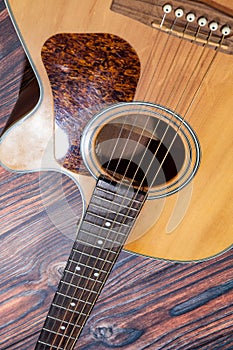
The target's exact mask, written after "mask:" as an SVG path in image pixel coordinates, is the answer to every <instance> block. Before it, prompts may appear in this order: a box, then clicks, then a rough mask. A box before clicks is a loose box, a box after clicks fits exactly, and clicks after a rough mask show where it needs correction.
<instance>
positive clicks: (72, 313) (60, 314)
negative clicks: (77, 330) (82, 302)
mask: <svg viewBox="0 0 233 350" xmlns="http://www.w3.org/2000/svg"><path fill="white" fill-rule="evenodd" d="M91 296H92V294H91ZM95 298H96V295H95V296H94V299H93V300H92V305H93V301H94V300H95ZM92 305H91V307H92ZM86 309H87V311H88V312H87V313H84V312H83V310H82V308H81V307H80V310H77V306H76V308H74V309H73V310H71V309H67V308H66V307H63V306H61V305H56V304H54V303H52V304H51V308H50V310H49V316H52V317H54V318H59V319H63V320H64V322H68V323H69V322H70V323H73V324H76V325H77V326H81V325H82V324H83V322H84V321H85V319H86V317H87V315H88V314H89V310H90V306H89V307H88V308H86ZM46 321H47V319H46ZM46 321H45V322H46ZM77 326H76V327H77Z"/></svg>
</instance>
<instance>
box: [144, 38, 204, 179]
mask: <svg viewBox="0 0 233 350" xmlns="http://www.w3.org/2000/svg"><path fill="white" fill-rule="evenodd" d="M209 39H210V35H209V38H208V40H209ZM207 44H208V41H207V43H206V44H205V46H204V47H203V50H202V53H201V55H200V57H199V59H198V61H197V63H196V66H195V68H194V72H195V71H196V70H197V69H198V68H199V63H200V61H201V59H202V58H203V56H204V53H205V48H206V45H207ZM192 77H193V72H192V74H191V75H190V77H189V79H188V81H187V83H186V85H185V87H184V90H183V92H182V94H181V97H180V98H179V100H178V103H177V105H176V107H175V109H174V111H175V112H176V113H177V106H178V105H179V104H180V101H181V100H182V98H183V96H184V94H185V92H186V91H187V87H188V85H189V83H190V81H191V78H192ZM166 105H167V103H166ZM186 115H187V113H185V115H184V117H183V118H182V120H181V122H180V126H179V127H178V129H177V131H176V133H175V137H174V140H172V143H171V144H170V146H169V150H168V151H167V152H166V154H165V156H164V159H163V161H162V163H161V164H160V166H159V170H161V167H162V164H163V163H164V161H165V160H166V157H167V155H168V153H169V151H170V149H171V147H172V145H173V143H174V141H175V138H176V137H177V133H178V130H180V128H181V126H182V125H183V123H184V121H185V120H186ZM159 123H160V120H159V121H158V123H157V125H156V128H155V130H154V131H153V133H152V135H151V136H152V137H153V136H154V135H155V133H156V129H157V127H158V125H159ZM170 126H171V121H169V122H168V124H167V127H166V129H165V131H164V133H163V135H162V137H161V138H160V141H159V145H158V146H157V149H156V151H155V153H154V154H153V158H152V160H151V162H150V164H149V165H148V169H149V168H150V166H151V165H152V163H153V161H154V159H155V158H156V155H157V153H158V151H159V149H160V147H161V145H162V143H163V140H164V139H165V136H166V135H167V132H168V130H169V128H170ZM152 137H151V138H150V140H149V142H148V144H147V148H145V151H144V154H143V155H142V157H141V160H140V163H139V164H138V168H139V167H140V165H141V163H142V161H143V159H144V157H145V155H146V152H147V149H148V147H149V146H150V144H151V141H152ZM159 170H158V171H159ZM158 171H157V173H156V176H155V177H157V175H158ZM146 174H147V173H146ZM146 174H145V175H144V177H143V180H142V181H141V183H143V181H144V180H145V178H146ZM152 183H153V181H152Z"/></svg>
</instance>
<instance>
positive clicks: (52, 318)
mask: <svg viewBox="0 0 233 350" xmlns="http://www.w3.org/2000/svg"><path fill="white" fill-rule="evenodd" d="M48 319H51V320H53V321H54V322H56V321H57V322H60V324H61V323H66V324H69V325H71V326H74V327H79V326H77V325H75V324H74V323H71V322H66V321H64V320H61V319H60V318H56V317H52V316H50V315H48Z"/></svg>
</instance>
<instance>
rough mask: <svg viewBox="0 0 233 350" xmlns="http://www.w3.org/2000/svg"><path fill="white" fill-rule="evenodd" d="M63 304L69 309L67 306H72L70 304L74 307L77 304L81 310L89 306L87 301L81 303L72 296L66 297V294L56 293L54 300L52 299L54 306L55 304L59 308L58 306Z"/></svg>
mask: <svg viewBox="0 0 233 350" xmlns="http://www.w3.org/2000/svg"><path fill="white" fill-rule="evenodd" d="M64 303H65V304H66V305H67V308H69V306H72V305H71V304H75V305H76V304H77V303H78V304H79V306H80V307H81V308H82V310H83V308H84V307H85V306H87V307H88V305H91V303H90V302H88V301H83V300H80V299H77V298H75V297H73V296H69V295H66V294H63V293H61V292H59V291H57V293H56V295H55V298H54V305H55V304H56V305H58V306H59V305H63V304H64ZM75 305H74V306H75Z"/></svg>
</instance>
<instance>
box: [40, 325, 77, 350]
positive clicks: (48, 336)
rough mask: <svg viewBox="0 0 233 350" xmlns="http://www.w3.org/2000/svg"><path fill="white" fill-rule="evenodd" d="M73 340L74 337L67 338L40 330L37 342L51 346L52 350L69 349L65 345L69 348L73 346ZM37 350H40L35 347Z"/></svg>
mask: <svg viewBox="0 0 233 350" xmlns="http://www.w3.org/2000/svg"><path fill="white" fill-rule="evenodd" d="M79 332H80V330H79ZM75 340H76V337H72V338H71V337H69V336H65V335H64V334H57V333H54V332H51V331H50V330H45V329H42V331H41V337H40V339H39V342H40V343H41V342H42V343H45V344H46V345H49V344H51V345H50V346H52V347H53V348H54V349H69V348H70V347H68V346H67V345H69V346H70V345H71V344H74V342H75ZM39 349H41V348H40V347H37V346H36V348H35V350H39ZM42 349H43V348H42Z"/></svg>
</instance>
